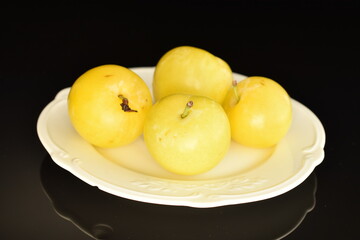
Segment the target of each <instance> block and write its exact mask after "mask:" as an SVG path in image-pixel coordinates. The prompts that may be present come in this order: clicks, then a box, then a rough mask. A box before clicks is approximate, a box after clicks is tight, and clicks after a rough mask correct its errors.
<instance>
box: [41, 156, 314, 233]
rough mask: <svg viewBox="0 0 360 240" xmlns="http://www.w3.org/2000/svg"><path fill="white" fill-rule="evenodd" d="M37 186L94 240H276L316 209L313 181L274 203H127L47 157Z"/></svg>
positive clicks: (57, 208) (276, 199)
mask: <svg viewBox="0 0 360 240" xmlns="http://www.w3.org/2000/svg"><path fill="white" fill-rule="evenodd" d="M40 174H41V182H42V185H43V188H44V191H45V192H46V194H47V196H48V197H49V199H50V200H51V201H52V204H53V206H54V209H55V211H56V212H57V213H58V214H59V215H60V216H62V217H63V218H65V219H67V220H70V221H71V222H72V223H73V224H75V225H76V226H77V227H78V228H79V229H81V230H82V231H83V232H84V233H86V234H88V235H89V236H91V237H93V238H95V239H182V240H183V239H260V240H261V239H281V238H283V237H285V236H287V235H289V234H290V233H291V232H292V231H293V230H295V229H296V228H297V227H298V226H299V225H300V223H301V222H302V220H303V219H304V217H305V216H306V214H307V213H308V212H310V211H311V210H312V209H313V208H314V206H315V193H316V185H317V183H316V175H315V174H314V173H312V174H311V175H310V176H309V177H308V178H307V179H306V180H305V181H304V182H303V183H302V184H301V185H299V186H298V187H296V188H295V189H293V190H291V191H289V192H287V193H285V194H283V195H280V196H278V197H275V198H271V199H267V200H263V201H259V202H253V203H247V204H239V205H232V206H224V207H216V208H206V209H198V208H191V207H178V206H177V207H176V206H163V205H156V204H148V203H142V202H137V201H133V200H127V199H124V198H121V197H117V196H114V195H111V194H108V193H106V192H103V191H101V190H99V189H98V188H96V187H92V186H90V185H88V184H86V183H84V182H83V181H81V180H79V179H78V178H76V177H75V176H73V175H72V174H71V173H69V172H67V171H66V170H64V169H62V168H60V167H58V166H57V165H56V164H55V163H54V162H53V161H52V159H51V158H50V156H48V157H46V158H45V159H44V161H43V163H42V166H41V171H40Z"/></svg>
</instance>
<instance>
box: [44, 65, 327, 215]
mask: <svg viewBox="0 0 360 240" xmlns="http://www.w3.org/2000/svg"><path fill="white" fill-rule="evenodd" d="M130 69H132V70H133V71H134V72H137V71H149V70H151V71H153V69H154V67H134V68H130ZM234 75H238V77H240V78H244V77H245V76H244V75H241V74H238V73H234ZM69 89H70V87H68V88H64V89H62V90H60V91H59V92H58V93H57V94H56V96H55V98H54V99H53V100H52V101H51V102H50V103H49V104H48V105H47V106H46V107H45V108H44V109H43V110H42V112H41V113H40V116H39V118H38V122H37V133H38V136H39V139H40V141H41V143H42V144H43V146H44V147H45V149H46V150H47V152H48V153H49V154H50V156H51V158H52V159H53V161H54V162H55V163H56V164H58V165H59V166H60V167H62V168H64V169H66V170H67V171H69V172H71V173H72V174H73V175H75V176H76V177H78V178H79V179H81V180H82V181H84V182H86V183H88V184H90V185H92V186H96V187H98V188H99V189H100V190H102V191H105V192H108V193H110V194H113V195H116V196H120V197H124V198H127V199H131V200H136V201H141V202H147V203H153V204H164V205H173V206H189V207H197V208H208V207H219V206H225V205H233V204H242V203H248V202H254V201H260V200H265V199H268V198H272V197H275V196H278V195H281V194H283V193H285V192H287V191H289V190H291V189H293V188H295V187H296V186H298V185H299V184H301V183H302V182H303V181H304V180H305V179H306V178H307V177H308V176H309V175H310V174H311V173H312V172H313V171H314V169H315V167H316V166H318V165H319V164H321V163H322V161H323V159H324V146H325V130H324V128H323V126H322V124H321V122H320V120H319V119H318V118H317V117H316V115H315V114H314V113H313V112H312V111H311V110H309V109H308V108H307V107H306V106H304V105H303V104H301V103H300V102H298V101H296V100H294V99H291V100H292V102H293V103H295V104H297V105H299V106H300V107H301V108H303V110H304V111H306V112H307V113H308V115H309V116H310V117H311V118H312V119H311V121H312V123H313V124H314V128H315V130H316V131H317V136H316V137H318V138H319V143H318V144H317V147H316V148H315V149H313V150H312V151H313V152H317V155H316V157H315V158H311V159H307V160H305V162H304V164H303V167H302V168H301V169H300V170H299V171H297V172H296V173H295V174H294V175H292V176H291V177H289V178H288V179H286V180H284V181H282V182H280V183H279V184H277V185H275V186H272V187H269V188H266V189H262V190H259V191H254V192H248V193H240V194H234V195H232V196H231V197H227V198H223V199H221V198H220V199H218V200H214V201H205V202H203V201H201V199H198V198H194V199H192V198H181V197H180V198H179V197H176V196H173V197H171V196H163V195H157V194H150V193H146V192H142V191H134V190H132V189H127V188H125V187H121V186H115V185H112V184H109V183H107V182H105V181H103V180H101V179H97V178H96V177H93V176H89V175H87V174H86V173H85V172H82V171H79V170H78V169H77V168H76V167H74V165H71V164H68V163H67V161H64V158H66V157H68V156H58V155H56V154H53V153H55V152H61V151H62V150H61V147H60V146H57V145H56V144H55V143H54V142H53V141H52V140H51V137H50V136H49V133H48V132H47V129H46V123H47V118H48V115H49V111H50V110H51V108H52V106H54V105H55V104H56V103H58V102H60V101H64V99H66V97H67V94H68V92H69ZM230 178H231V177H229V179H230ZM225 179H226V178H225ZM162 180H165V181H170V182H183V181H182V180H173V179H171V180H167V179H162ZM185 181H186V182H191V181H188V180H185ZM199 181H201V182H212V181H216V180H196V182H199ZM199 200H200V201H199Z"/></svg>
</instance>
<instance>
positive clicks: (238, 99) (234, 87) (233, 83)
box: [232, 80, 240, 103]
mask: <svg viewBox="0 0 360 240" xmlns="http://www.w3.org/2000/svg"><path fill="white" fill-rule="evenodd" d="M237 84H238V83H237V81H236V80H233V81H232V88H233V90H234V96H235V100H236V103H238V102H239V101H240V96H239V94H238V91H237Z"/></svg>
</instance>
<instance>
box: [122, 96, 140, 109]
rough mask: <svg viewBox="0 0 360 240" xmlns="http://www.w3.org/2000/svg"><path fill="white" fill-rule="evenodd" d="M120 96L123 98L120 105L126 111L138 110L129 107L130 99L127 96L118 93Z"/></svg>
mask: <svg viewBox="0 0 360 240" xmlns="http://www.w3.org/2000/svg"><path fill="white" fill-rule="evenodd" d="M118 97H119V98H120V99H121V100H122V103H120V106H121V109H122V110H123V111H124V112H137V110H134V109H131V108H130V107H129V100H128V99H127V98H126V97H124V96H123V95H118Z"/></svg>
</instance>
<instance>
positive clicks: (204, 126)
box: [68, 46, 292, 175]
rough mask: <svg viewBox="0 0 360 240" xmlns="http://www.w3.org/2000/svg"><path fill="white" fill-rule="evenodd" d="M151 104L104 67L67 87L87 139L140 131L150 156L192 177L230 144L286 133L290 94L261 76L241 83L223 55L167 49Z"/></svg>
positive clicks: (116, 143)
mask: <svg viewBox="0 0 360 240" xmlns="http://www.w3.org/2000/svg"><path fill="white" fill-rule="evenodd" d="M153 94H154V103H153V99H152V95H151V92H150V90H149V88H148V87H147V85H146V84H145V82H144V81H143V80H142V79H141V78H140V77H139V76H138V75H137V74H135V73H134V72H132V71H131V70H130V69H128V68H125V67H122V66H118V65H102V66H99V67H95V68H93V69H90V70H88V71H87V72H85V73H84V74H83V75H81V76H80V77H79V78H78V79H77V80H76V81H75V82H74V84H73V86H72V87H71V90H70V93H69V97H68V109H69V116H70V120H71V122H72V124H73V126H74V128H75V129H76V131H77V132H78V133H79V134H80V136H82V137H83V138H84V139H85V140H86V141H87V142H89V143H91V144H93V145H95V146H98V147H102V148H113V147H121V146H124V145H126V144H129V143H131V142H133V141H134V140H135V139H137V138H138V137H140V136H141V135H142V134H143V136H144V141H145V144H146V146H147V149H148V151H149V152H150V154H151V155H152V157H153V158H154V159H155V160H156V161H157V162H158V163H159V164H160V165H161V166H162V167H163V168H165V169H167V170H168V171H170V172H173V173H176V174H182V175H195V174H200V173H204V172H206V171H209V170H210V169H212V168H214V167H215V166H216V165H217V164H218V163H219V162H220V161H221V160H222V159H223V157H224V156H225V154H226V153H227V151H228V150H229V146H230V143H231V139H233V141H235V142H237V143H239V144H242V145H245V146H248V147H255V148H267V147H272V146H274V145H276V144H277V143H278V142H279V141H280V140H281V139H282V138H283V137H284V136H285V134H286V133H287V131H288V129H289V127H290V124H291V121H292V108H291V101H290V97H289V95H288V94H287V92H286V91H285V90H284V88H282V87H281V86H280V85H279V84H278V83H276V82H275V81H273V80H271V79H269V78H265V77H248V78H246V79H245V80H242V81H240V82H239V83H238V82H236V81H234V80H233V75H232V70H231V68H230V67H229V65H228V64H227V63H226V62H225V61H223V60H222V59H220V58H218V57H216V56H214V55H212V54H211V53H209V52H207V51H205V50H203V49H199V48H195V47H190V46H180V47H177V48H174V49H172V50H170V51H168V52H167V53H166V54H164V55H163V56H162V57H161V59H160V60H159V62H158V63H157V65H156V67H155V73H154V78H153Z"/></svg>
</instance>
